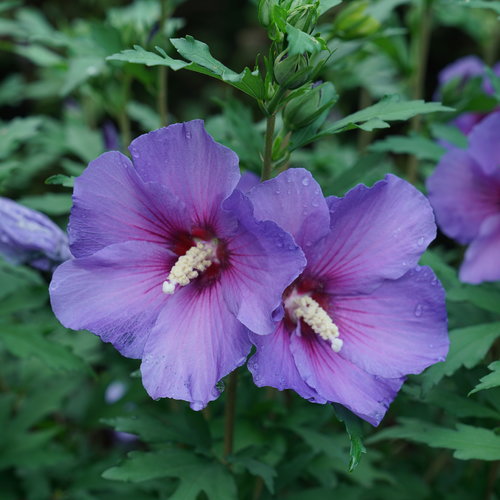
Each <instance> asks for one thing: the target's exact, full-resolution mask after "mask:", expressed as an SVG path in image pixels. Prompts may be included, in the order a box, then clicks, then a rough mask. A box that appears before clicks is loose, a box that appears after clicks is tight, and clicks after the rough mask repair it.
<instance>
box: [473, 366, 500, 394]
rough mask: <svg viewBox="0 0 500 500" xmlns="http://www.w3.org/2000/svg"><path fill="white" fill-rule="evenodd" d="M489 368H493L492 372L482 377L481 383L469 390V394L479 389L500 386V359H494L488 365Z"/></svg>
mask: <svg viewBox="0 0 500 500" xmlns="http://www.w3.org/2000/svg"><path fill="white" fill-rule="evenodd" d="M488 368H489V369H490V370H491V373H488V375H485V376H484V377H482V378H481V379H480V381H481V383H479V384H477V385H476V387H474V389H472V391H470V392H469V396H470V395H471V394H474V393H475V392H478V391H484V390H485V389H491V388H493V387H499V386H500V361H494V362H493V363H491V364H490V365H488Z"/></svg>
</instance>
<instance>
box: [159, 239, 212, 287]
mask: <svg viewBox="0 0 500 500" xmlns="http://www.w3.org/2000/svg"><path fill="white" fill-rule="evenodd" d="M214 257H215V250H214V247H213V245H212V244H209V243H202V242H199V243H197V244H196V246H194V247H191V248H190V249H189V250H188V251H187V252H186V253H185V254H184V255H182V256H181V257H179V258H178V259H177V262H176V263H175V264H174V266H173V267H172V269H170V273H169V275H168V278H167V280H166V281H164V282H163V285H162V290H163V293H167V294H169V295H171V294H173V293H174V291H175V287H176V286H177V285H179V286H186V285H188V284H189V283H190V282H191V281H192V280H194V279H195V278H197V277H198V276H199V274H200V273H202V272H203V271H205V269H207V268H208V267H210V266H211V265H212V262H213V259H214Z"/></svg>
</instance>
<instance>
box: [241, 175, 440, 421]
mask: <svg viewBox="0 0 500 500" xmlns="http://www.w3.org/2000/svg"><path fill="white" fill-rule="evenodd" d="M249 197H250V199H251V200H252V202H253V203H254V207H255V214H256V216H257V217H258V218H259V219H261V220H274V221H276V222H277V223H278V224H279V225H280V226H281V227H283V228H284V229H286V230H287V231H288V232H290V233H291V234H292V235H293V236H294V238H295V241H296V242H297V244H299V245H300V246H301V247H302V249H303V251H304V254H305V256H306V258H307V265H306V267H305V269H304V271H303V272H302V274H301V275H300V276H299V277H298V278H297V279H296V280H295V281H294V282H293V283H292V284H291V285H290V286H289V287H288V288H287V289H286V291H285V293H284V295H283V302H282V311H281V319H280V321H279V322H278V323H277V326H276V329H275V331H274V333H273V334H272V335H267V336H262V337H261V336H257V335H254V334H251V339H252V342H253V343H254V344H255V346H256V348H257V350H256V353H255V355H254V356H253V357H252V358H251V359H250V361H249V369H250V371H251V372H252V374H253V377H254V380H255V383H256V384H257V385H259V386H264V385H270V386H272V387H276V388H277V389H280V390H283V389H293V390H295V391H296V392H297V393H298V394H300V395H301V396H302V397H304V398H306V399H309V400H310V401H313V402H316V403H326V402H337V403H341V404H342V405H344V406H346V407H348V408H349V409H350V410H351V411H353V412H354V413H356V414H357V415H359V416H360V417H361V418H363V419H365V420H367V421H368V422H370V423H371V424H373V425H378V423H379V422H380V420H381V419H382V417H383V416H384V414H385V412H386V410H387V407H388V405H389V404H390V402H391V401H392V400H393V399H394V397H395V395H396V393H397V391H398V390H399V388H400V387H401V385H402V383H403V381H404V377H405V375H407V374H410V373H419V372H421V371H422V370H423V369H424V368H426V367H427V366H429V365H431V364H433V363H436V362H437V361H443V360H444V358H445V356H446V353H447V350H448V336H447V326H446V310H445V303H444V291H443V289H442V287H441V285H440V283H439V281H438V280H437V279H436V277H435V275H434V273H433V272H432V270H431V269H429V268H427V267H416V265H417V262H418V260H419V257H420V256H421V254H422V253H423V251H424V250H425V248H426V246H427V245H428V244H429V242H430V241H431V240H432V239H433V238H434V236H435V232H436V227H435V223H434V217H433V214H432V209H431V207H430V205H429V203H428V201H427V200H426V198H425V197H424V196H423V195H422V194H421V193H420V192H418V191H417V190H416V189H415V188H413V187H412V186H411V185H410V184H408V183H407V182H405V181H403V180H401V179H398V178H397V177H395V176H392V175H388V176H387V177H386V178H385V180H383V181H380V182H378V183H377V184H375V185H374V186H373V187H372V188H367V187H365V186H363V185H359V186H357V187H355V188H354V189H352V190H351V191H349V192H348V193H347V194H346V196H345V197H344V198H336V197H329V198H326V199H325V198H324V197H323V195H322V193H321V189H320V187H319V185H318V184H317V183H316V182H315V181H314V179H313V178H312V177H311V175H310V173H309V172H308V171H306V170H303V169H292V170H288V171H286V172H284V173H282V174H280V175H279V176H278V177H276V178H275V179H272V180H270V181H267V182H264V183H263V184H260V185H259V186H257V187H255V188H254V189H252V190H251V191H250V192H249Z"/></svg>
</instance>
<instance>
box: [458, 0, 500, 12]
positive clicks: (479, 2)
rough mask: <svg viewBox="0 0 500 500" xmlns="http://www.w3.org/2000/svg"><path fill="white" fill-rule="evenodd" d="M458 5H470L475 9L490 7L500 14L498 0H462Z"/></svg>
mask: <svg viewBox="0 0 500 500" xmlns="http://www.w3.org/2000/svg"><path fill="white" fill-rule="evenodd" d="M458 5H462V6H463V7H471V8H475V9H492V10H494V11H495V12H496V13H497V14H499V15H500V2H498V0H496V1H491V2H487V1H484V0H464V1H463V2H460V3H459V4H458Z"/></svg>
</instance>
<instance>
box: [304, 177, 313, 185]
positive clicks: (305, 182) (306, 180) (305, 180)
mask: <svg viewBox="0 0 500 500" xmlns="http://www.w3.org/2000/svg"><path fill="white" fill-rule="evenodd" d="M310 182H311V180H310V179H309V177H304V178H303V179H302V185H303V186H309V183H310Z"/></svg>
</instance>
